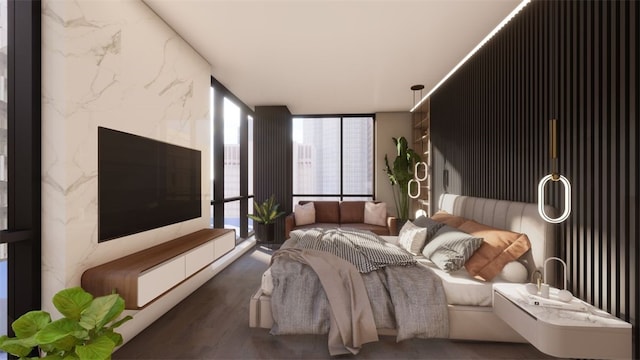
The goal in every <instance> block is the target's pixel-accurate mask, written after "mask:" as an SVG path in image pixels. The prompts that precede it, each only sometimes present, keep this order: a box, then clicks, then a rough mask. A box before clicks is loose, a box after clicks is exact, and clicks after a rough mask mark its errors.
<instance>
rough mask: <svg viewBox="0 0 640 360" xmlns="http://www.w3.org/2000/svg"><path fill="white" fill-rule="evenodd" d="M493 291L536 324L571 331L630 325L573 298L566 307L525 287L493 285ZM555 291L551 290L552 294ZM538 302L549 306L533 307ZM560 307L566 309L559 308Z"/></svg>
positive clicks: (518, 285)
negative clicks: (570, 328)
mask: <svg viewBox="0 0 640 360" xmlns="http://www.w3.org/2000/svg"><path fill="white" fill-rule="evenodd" d="M493 289H494V291H497V292H498V293H500V294H502V295H503V296H505V297H506V298H507V299H509V300H510V301H511V302H513V303H515V304H516V305H517V306H518V307H520V308H521V309H523V310H524V311H526V312H527V313H529V314H530V315H532V316H533V317H535V318H536V319H538V320H539V321H544V322H546V323H549V324H553V325H558V326H574V327H608V328H621V329H627V328H631V324H630V323H627V322H625V321H623V320H621V319H618V318H617V317H615V316H613V315H611V314H609V313H607V312H606V311H604V310H601V309H598V308H596V307H594V306H593V305H591V304H589V303H586V302H584V301H582V300H580V299H578V298H576V297H574V298H573V299H572V300H571V302H568V303H563V302H561V301H559V300H556V301H554V300H546V299H542V298H540V297H538V296H534V295H530V294H529V293H527V291H526V289H525V287H524V284H502V283H501V284H494V285H493ZM557 291H558V290H557V289H552V291H551V293H552V294H553V293H554V292H557ZM538 299H542V300H543V301H542V302H539V303H544V302H545V300H546V303H547V304H548V306H547V305H535V304H533V303H534V301H535V300H538ZM563 306H564V307H566V309H565V308H561V307H563Z"/></svg>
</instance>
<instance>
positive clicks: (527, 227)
mask: <svg viewBox="0 0 640 360" xmlns="http://www.w3.org/2000/svg"><path fill="white" fill-rule="evenodd" d="M438 208H439V210H444V211H445V212H447V213H450V214H454V215H457V216H461V217H463V218H466V219H469V220H475V221H476V222H478V223H481V224H486V225H489V226H492V227H495V228H499V229H506V230H510V231H513V232H517V233H524V234H526V235H527V236H528V239H529V241H530V243H531V248H530V250H529V251H527V252H526V253H525V254H524V255H523V256H522V257H521V259H520V260H521V262H522V263H524V264H525V266H526V267H527V270H528V277H527V280H529V279H530V277H531V275H532V274H533V273H534V271H535V270H541V267H542V264H543V261H544V259H546V258H548V257H550V256H555V249H556V241H555V230H554V228H553V226H552V224H549V223H547V222H545V221H544V220H542V219H541V218H540V216H539V215H538V210H537V204H531V203H521V202H512V201H505V200H495V199H487V198H475V197H467V196H460V195H455V194H444V195H442V196H441V198H440V199H439V202H438ZM548 211H549V213H552V211H553V209H548ZM383 238H384V239H385V240H386V241H388V242H390V243H394V242H395V243H397V237H383ZM418 261H419V262H420V263H421V264H423V265H426V266H428V267H431V268H433V269H434V272H435V273H436V274H437V275H438V276H439V277H440V278H441V279H442V283H443V287H444V289H445V293H446V297H447V303H448V304H447V306H446V308H447V312H448V322H449V323H448V337H449V338H450V339H458V340H479V341H501V342H526V340H524V339H523V338H522V337H521V336H520V335H518V334H517V333H516V332H515V331H514V330H513V329H511V328H510V327H509V326H508V325H506V324H505V323H504V322H503V321H502V320H500V319H499V318H498V317H497V315H495V314H494V312H493V308H492V293H493V291H492V285H493V283H494V282H501V281H504V280H503V279H502V278H501V277H500V276H497V277H496V278H495V279H493V280H492V281H486V282H485V281H479V280H476V279H474V278H472V277H471V276H469V275H468V274H467V273H466V270H465V269H464V268H463V269H462V270H459V271H456V272H451V273H447V272H444V271H441V270H440V269H438V268H437V267H435V266H434V265H433V264H430V262H429V260H426V259H418ZM547 271H552V270H551V269H547ZM269 276H270V274H269V270H268V271H267V272H266V273H265V275H264V276H263V282H262V286H261V287H260V288H259V289H257V290H256V292H255V293H254V295H253V296H252V297H251V299H250V313H249V325H250V327H258V328H271V327H272V326H273V324H274V322H273V316H272V304H271V296H270V291H271V289H270V288H269V287H270V286H272V285H270V283H269V282H270V280H269ZM550 278H553V276H551V277H550ZM378 334H379V335H396V332H394V330H393V329H378Z"/></svg>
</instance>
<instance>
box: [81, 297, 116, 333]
mask: <svg viewBox="0 0 640 360" xmlns="http://www.w3.org/2000/svg"><path fill="white" fill-rule="evenodd" d="M119 298H120V295H118V294H111V295H106V296H100V297H97V298H95V299H93V301H92V302H91V304H90V305H89V307H87V308H86V309H85V310H84V311H83V312H82V315H81V316H80V326H82V327H83V328H85V329H87V330H91V329H96V328H100V327H101V326H102V325H104V322H103V321H104V320H105V319H106V318H107V317H108V316H109V314H110V312H111V308H112V307H115V306H117V304H118V299H119ZM122 305H123V306H124V302H123V303H122ZM117 310H118V309H116V311H117Z"/></svg>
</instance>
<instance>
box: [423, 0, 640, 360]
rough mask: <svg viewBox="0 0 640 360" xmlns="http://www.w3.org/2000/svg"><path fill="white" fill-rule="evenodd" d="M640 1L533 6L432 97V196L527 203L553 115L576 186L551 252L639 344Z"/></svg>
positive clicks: (563, 168)
mask: <svg viewBox="0 0 640 360" xmlns="http://www.w3.org/2000/svg"><path fill="white" fill-rule="evenodd" d="M638 7H639V6H638V4H637V3H636V2H633V1H631V2H611V1H536V2H532V3H530V4H529V5H527V7H526V8H524V9H523V10H522V11H521V12H520V14H518V15H517V16H516V17H515V18H514V19H513V20H512V21H511V22H510V23H509V24H507V25H506V26H505V27H504V28H503V29H502V30H501V32H499V33H498V34H496V36H494V38H493V39H491V40H490V41H489V42H488V43H487V44H485V46H483V48H482V49H481V50H480V51H479V52H478V53H476V54H475V55H474V56H473V57H472V58H471V59H470V60H469V61H468V62H467V64H465V65H464V66H462V67H461V68H460V69H459V70H458V72H457V73H456V74H454V75H453V76H452V77H451V78H450V79H449V80H448V81H447V82H446V83H445V84H444V85H443V86H441V87H440V88H439V89H438V90H437V91H436V92H435V93H434V94H433V95H432V96H431V106H432V112H431V115H432V146H433V150H434V158H433V161H434V164H435V166H434V169H433V171H434V177H433V186H434V195H435V197H436V199H437V197H438V196H439V195H440V194H441V193H443V192H445V191H446V192H450V193H461V194H463V195H469V196H482V197H493V198H503V199H508V200H514V201H526V202H535V201H536V196H537V195H536V185H537V182H538V181H539V179H540V178H541V177H542V176H543V175H545V174H546V173H548V172H549V171H550V170H551V162H550V160H549V156H548V144H549V139H548V120H549V119H551V118H557V119H558V131H559V133H558V141H559V143H558V150H559V151H558V157H559V158H558V168H559V171H560V173H562V174H564V175H565V176H567V177H568V178H569V180H570V181H571V183H572V187H573V192H572V198H573V203H572V208H573V211H572V215H571V217H570V218H569V219H568V220H567V221H566V222H565V223H563V224H560V225H558V233H559V235H560V236H559V237H560V239H561V245H560V247H559V249H558V250H559V251H560V253H559V254H560V256H562V257H563V258H564V259H565V260H566V261H567V263H568V265H569V283H570V287H571V290H572V291H573V292H574V293H575V294H576V295H577V296H579V297H581V298H583V299H585V300H586V301H588V302H590V303H593V304H594V305H596V306H598V307H601V308H604V309H605V310H607V311H610V312H612V313H613V314H614V315H616V316H618V317H621V318H623V319H625V320H627V321H630V322H631V323H632V324H633V325H634V330H633V332H634V336H635V338H636V339H638V325H640V318H639V314H638V309H639V307H640V300H639V299H638V292H639V291H640V284H639V278H640V276H639V271H640V259H639V258H640V254H639V251H640V249H639V247H638V241H639V239H638V236H639V235H640V234H639V232H640V230H639V228H640V221H639V219H638V216H639V215H640V209H639V205H638V195H637V193H638V190H639V187H640V185H639V183H638V182H639V178H638V171H639V170H638V161H640V159H639V156H638V155H639V148H638V145H637V140H638V138H640V130H639V129H638V124H637V122H638V113H637V106H638V102H639V95H638V87H639V83H640V81H639V80H638V71H637V62H638V52H639V50H638V48H639V46H638V43H639V41H640V40H639V35H638V32H639V30H640V29H639V28H638V17H639V12H640V11H639V9H638ZM444 169H447V170H448V171H449V184H448V186H446V187H445V186H444V185H445V184H443V178H442V171H443V170H444ZM548 186H551V187H553V188H550V196H549V198H548V199H547V201H548V202H549V203H551V204H552V205H554V206H556V207H557V208H561V207H562V205H561V198H562V195H563V194H562V191H561V190H559V189H557V187H556V186H553V184H551V185H548ZM636 343H637V341H636V342H634V344H635V345H634V354H635V356H637V355H638V348H637V346H638V345H637V344H636Z"/></svg>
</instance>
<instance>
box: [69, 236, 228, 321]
mask: <svg viewBox="0 0 640 360" xmlns="http://www.w3.org/2000/svg"><path fill="white" fill-rule="evenodd" d="M235 238H236V237H235V231H234V230H231V229H202V230H199V231H196V232H194V233H191V234H187V235H184V236H181V237H179V238H176V239H173V240H170V241H167V242H165V243H162V244H159V245H156V246H153V247H150V248H148V249H145V250H142V251H139V252H136V253H133V254H131V255H127V256H125V257H122V258H119V259H116V260H113V261H110V262H108V263H105V264H102V265H99V266H96V267H93V268H90V269H87V270H86V271H85V272H84V273H83V274H82V280H81V284H82V288H83V289H85V290H86V291H88V292H90V293H91V294H93V295H94V296H102V295H108V294H111V293H113V292H116V293H118V294H120V296H122V297H123V298H124V301H125V308H127V309H141V308H142V307H144V306H145V305H147V304H149V303H150V302H152V301H153V300H155V299H156V298H158V297H160V296H162V295H163V294H164V293H166V292H168V291H169V290H171V289H173V288H174V287H175V286H177V285H179V284H180V283H182V282H183V281H185V280H187V279H188V278H189V277H191V276H192V275H194V274H195V273H197V272H198V271H200V270H202V269H203V268H205V267H206V266H208V265H209V264H211V263H213V262H214V261H215V260H217V259H218V258H220V257H222V256H223V255H224V254H226V253H228V252H229V251H231V250H233V248H234V247H235V240H236V239H235Z"/></svg>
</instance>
